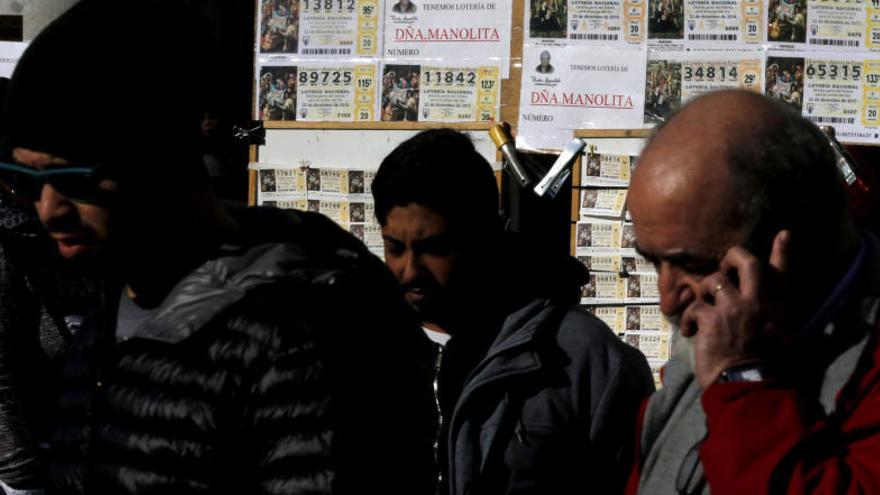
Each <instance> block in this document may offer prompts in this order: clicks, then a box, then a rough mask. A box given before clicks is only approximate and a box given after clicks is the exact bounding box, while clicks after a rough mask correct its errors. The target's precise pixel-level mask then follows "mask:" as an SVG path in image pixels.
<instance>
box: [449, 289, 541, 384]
mask: <svg viewBox="0 0 880 495" xmlns="http://www.w3.org/2000/svg"><path fill="white" fill-rule="evenodd" d="M556 311H557V310H556V309H555V308H554V307H553V305H552V303H551V302H550V301H549V300H546V299H539V300H535V301H532V302H531V303H529V304H527V305H526V306H524V307H522V308H520V309H519V310H517V311H515V312H514V313H512V314H511V315H510V316H508V317H507V318H506V319H505V320H504V324H503V325H502V327H501V331H500V332H499V333H498V336H497V337H496V338H495V341H494V342H493V343H492V345H491V346H490V347H489V351H488V352H487V353H486V357H484V358H483V359H482V360H481V361H480V364H478V365H477V367H476V368H475V369H474V371H473V372H471V375H470V377H469V378H468V380H467V384H466V385H465V387H464V390H463V391H462V394H461V398H462V401H463V400H464V399H465V398H467V397H468V396H469V395H470V394H471V393H473V392H474V390H476V389H478V388H481V387H483V386H485V385H487V384H490V383H492V382H495V381H498V380H502V379H504V378H507V377H510V376H514V375H520V374H523V373H530V372H533V371H536V370H538V369H540V368H541V358H540V356H539V354H538V352H537V351H536V349H535V347H534V346H533V345H532V343H533V342H534V341H535V339H536V338H537V336H538V333H539V330H540V329H541V328H542V327H543V325H544V323H545V322H546V321H547V320H548V319H549V318H550V317H551V315H552V314H553V313H555V312H556Z"/></svg>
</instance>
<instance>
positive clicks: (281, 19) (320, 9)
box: [259, 0, 381, 58]
mask: <svg viewBox="0 0 880 495" xmlns="http://www.w3.org/2000/svg"><path fill="white" fill-rule="evenodd" d="M260 5H261V8H260V16H259V17H260V22H259V25H260V32H259V37H260V40H259V48H260V53H264V54H270V53H280V54H289V55H297V56H299V57H305V58H310V57H311V58H328V57H330V58H333V57H352V56H360V57H369V56H375V55H377V54H378V53H379V47H380V46H379V45H380V41H381V40H380V37H379V24H380V23H379V14H380V12H379V2H378V0H282V1H278V0H261V3H260Z"/></svg>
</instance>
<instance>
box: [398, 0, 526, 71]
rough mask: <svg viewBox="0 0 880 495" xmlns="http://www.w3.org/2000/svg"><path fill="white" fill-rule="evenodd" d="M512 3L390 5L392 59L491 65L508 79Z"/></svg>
mask: <svg viewBox="0 0 880 495" xmlns="http://www.w3.org/2000/svg"><path fill="white" fill-rule="evenodd" d="M510 33H511V1H510V0H399V1H395V0H387V1H386V2H385V43H384V48H383V54H384V56H385V58H386V59H432V58H436V59H442V60H457V61H459V60H470V59H480V60H490V61H491V62H492V63H493V64H497V65H499V66H501V67H502V68H503V70H504V73H503V74H502V77H507V67H508V65H509V64H508V60H509V59H510Z"/></svg>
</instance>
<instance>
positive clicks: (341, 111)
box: [257, 62, 377, 122]
mask: <svg viewBox="0 0 880 495" xmlns="http://www.w3.org/2000/svg"><path fill="white" fill-rule="evenodd" d="M258 88H259V91H258V95H259V96H258V98H259V101H258V107H257V108H258V113H259V118H260V119H261V120H297V121H302V122H349V121H362V122H369V121H375V120H376V91H377V67H376V65H375V64H332V65H330V64H317V63H310V62H303V63H300V64H298V65H296V66H292V65H281V66H277V65H264V66H262V67H261V69H260V77H259V81H258Z"/></svg>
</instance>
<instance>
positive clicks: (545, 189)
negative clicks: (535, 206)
mask: <svg viewBox="0 0 880 495" xmlns="http://www.w3.org/2000/svg"><path fill="white" fill-rule="evenodd" d="M489 137H491V138H492V142H494V143H495V146H497V147H498V150H499V151H501V154H502V155H504V159H505V165H506V167H505V170H507V171H508V173H509V174H510V175H511V176H513V178H514V179H515V180H516V181H517V183H518V184H519V185H520V187H522V188H523V189H528V188H529V187H531V186H532V184H534V178H535V177H538V176H540V175H541V174H539V173H536V172H535V168H534V167H533V166H530V164H529V163H528V162H527V161H525V160H524V159H522V158H520V156H519V154H518V153H517V152H516V147H515V146H514V144H513V138H512V137H511V136H510V126H509V125H508V124H507V123H499V124H496V125H495V126H493V127H492V129H490V130H489ZM585 145H586V144H585V143H584V141H583V140H582V139H579V138H575V139H574V140H572V142H571V143H569V144H568V145H567V146H566V147H565V149H564V150H563V151H562V154H560V155H559V158H557V159H556V161H555V162H554V163H553V166H551V167H550V171H549V172H547V173H546V174H544V176H543V177H542V178H541V180H540V181H538V185H536V186H534V188H533V189H532V191H533V192H534V193H535V194H536V195H537V196H538V197H544V196H547V197H550V198H555V197H556V195H557V194H558V193H559V191H560V190H561V189H562V185H563V184H564V183H565V181H566V180H567V179H568V178H569V176H571V165H572V164H573V163H574V160H575V158H577V156H578V154H579V153H580V152H581V150H583V149H584V146H585Z"/></svg>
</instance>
